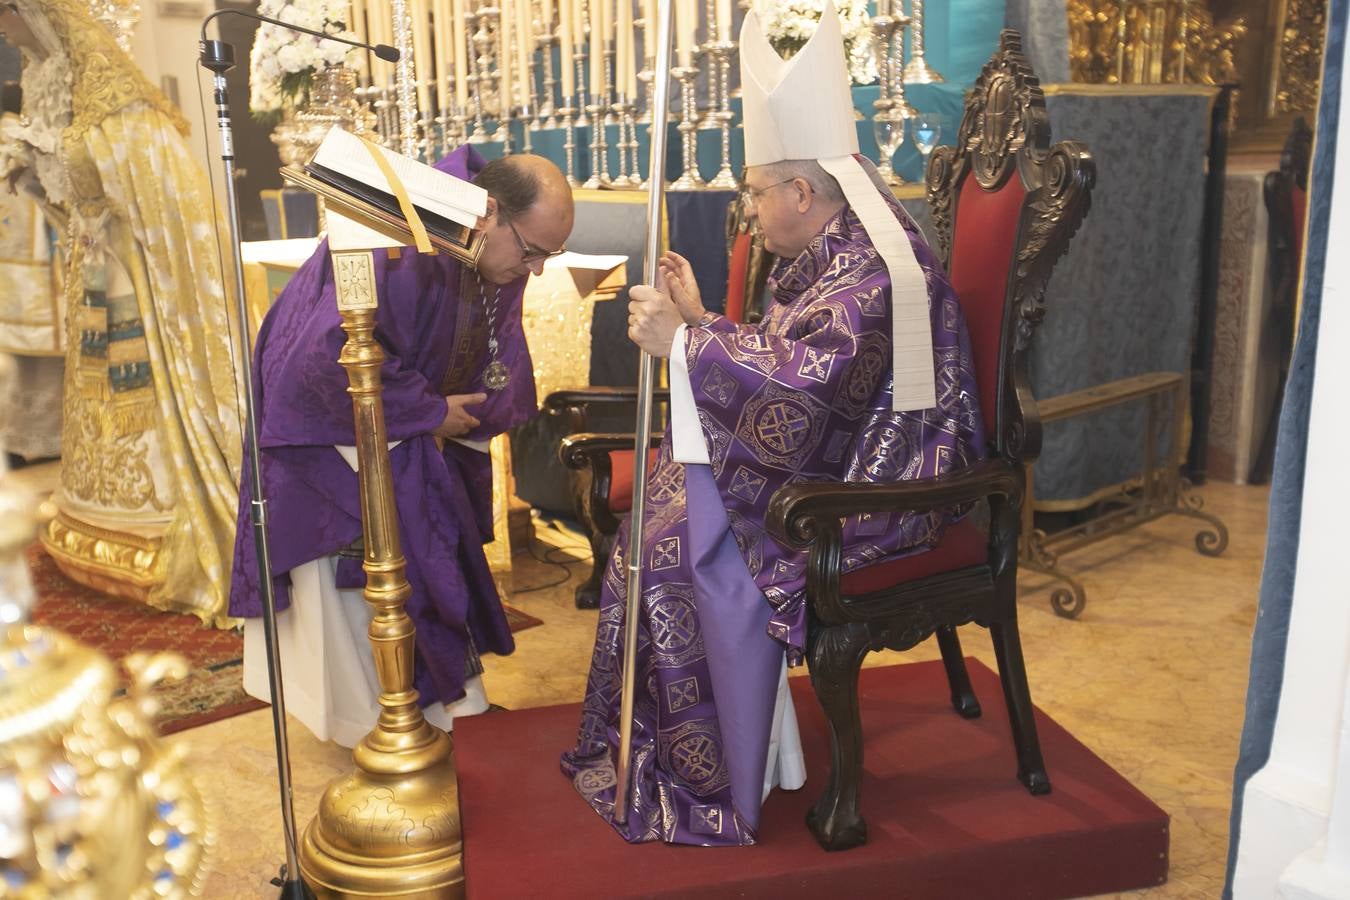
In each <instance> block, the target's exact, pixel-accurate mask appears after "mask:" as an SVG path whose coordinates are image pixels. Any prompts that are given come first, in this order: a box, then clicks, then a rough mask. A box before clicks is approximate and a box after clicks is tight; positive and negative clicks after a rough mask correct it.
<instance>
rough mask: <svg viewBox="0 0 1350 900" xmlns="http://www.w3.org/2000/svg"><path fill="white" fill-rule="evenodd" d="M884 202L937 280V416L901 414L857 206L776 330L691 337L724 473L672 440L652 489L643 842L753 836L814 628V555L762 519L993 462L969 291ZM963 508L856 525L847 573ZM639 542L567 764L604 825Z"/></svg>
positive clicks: (621, 554) (608, 611)
mask: <svg viewBox="0 0 1350 900" xmlns="http://www.w3.org/2000/svg"><path fill="white" fill-rule="evenodd" d="M888 202H889V203H890V206H891V209H892V211H893V212H894V214H895V216H896V218H897V220H898V221H897V226H896V227H903V228H904V229H905V231H906V233H907V234H908V237H909V239H910V244H911V246H912V247H913V249H914V253H915V255H916V257H917V258H918V261H919V264H920V266H921V267H922V269H923V271H924V274H925V276H926V278H927V282H928V295H929V314H930V324H931V328H932V335H933V365H934V368H935V371H936V373H937V406H936V407H934V408H933V409H930V410H927V411H924V412H906V413H897V412H893V411H892V409H891V298H890V292H891V287H890V279H889V276H888V274H887V271H886V267H885V264H884V262H883V261H882V259H881V257H880V255H879V254H878V253H877V251H876V249H875V248H874V247H873V245H872V242H871V241H870V240H869V239H868V237H867V234H866V232H865V231H864V230H863V228H862V225H861V223H860V222H859V221H858V218H857V216H856V215H855V214H854V213H853V212H852V210H851V209H849V208H847V207H846V208H845V209H843V210H841V211H840V212H839V214H837V215H836V216H834V218H832V219H831V220H830V221H829V222H828V223H826V225H825V227H824V228H823V229H822V230H821V232H820V233H819V234H817V235H816V236H815V237H814V238H813V239H812V240H811V243H810V245H809V246H808V247H807V248H806V249H805V250H804V251H802V253H801V254H800V255H799V256H798V257H797V258H796V259H795V260H791V261H787V260H781V261H780V262H779V263H778V264H777V266H776V267H775V269H774V272H773V276H772V278H771V280H770V287H771V289H772V291H773V298H774V302H773V303H772V304H771V309H769V310H768V313H767V315H766V316H765V318H764V320H763V321H762V322H760V323H758V324H756V325H736V324H734V323H732V322H730V321H728V320H727V319H725V318H723V317H721V316H717V315H713V314H708V315H706V316H705V317H704V318H703V320H702V321H701V322H700V323H699V324H698V325H697V326H696V327H692V328H690V329H689V330H688V333H687V336H686V361H687V363H688V368H689V380H690V386H691V388H692V390H693V395H694V401H695V404H696V406H697V407H698V415H699V422H700V424H701V426H702V430H703V438H704V442H705V444H706V446H707V449H708V458H709V460H710V462H711V465H708V466H696V465H691V466H685V465H682V464H680V463H676V462H674V461H673V460H672V458H671V439H670V434H669V432H667V434H666V437H665V440H664V442H663V443H662V447H661V454H660V459H659V461H658V462H657V464H656V466H655V468H654V469H653V471H652V473H651V475H650V478H649V482H648V488H647V516H646V520H645V525H644V533H643V547H642V608H641V616H642V619H641V621H640V622H639V624H638V651H637V659H638V672H637V684H638V685H639V690H638V695H637V697H636V698H635V704H634V710H635V715H634V718H635V727H634V732H633V735H634V737H633V757H632V760H631V771H632V773H633V780H634V800H633V804H632V805H631V806H630V808H629V809H628V814H627V816H626V817H625V818H624V821H622V822H620V823H615V828H616V829H617V830H618V831H619V833H620V834H621V835H622V836H623V837H624V838H625V839H627V840H629V841H633V842H639V841H650V840H664V841H667V842H671V843H683V844H701V845H728V844H752V843H754V841H755V830H756V828H757V827H758V821H759V806H760V796H761V790H762V787H763V779H764V774H765V762H766V758H767V748H768V741H769V729H770V726H771V724H772V723H771V717H772V711H773V703H774V689H775V687H776V683H777V679H778V674H779V667H780V666H781V664H782V662H781V661H782V658H783V653H784V652H786V653H787V656H788V659H789V661H790V662H791V663H792V664H794V665H795V664H797V663H799V662H800V661H801V659H802V654H803V651H804V648H805V639H806V603H805V600H806V588H805V582H806V553H804V552H799V551H795V550H790V549H788V548H785V547H783V546H781V545H779V544H778V543H777V542H776V541H774V540H773V539H772V538H771V537H769V536H768V535H767V534H766V533H765V531H764V527H763V523H764V515H765V510H766V509H767V507H768V504H769V499H770V498H771V497H772V496H773V493H774V491H776V490H777V489H778V488H780V487H782V486H783V485H786V484H790V483H792V482H796V481H836V482H838V481H862V482H893V481H900V480H903V479H912V478H926V477H931V476H934V475H941V474H945V473H948V472H952V471H955V470H958V469H961V468H963V467H965V466H968V465H970V464H971V463H973V462H975V461H977V460H979V459H982V458H983V456H984V432H983V426H982V424H981V419H980V411H979V405H978V400H977V392H976V388H975V374H974V373H975V369H974V365H973V361H972V356H971V349H970V339H969V336H968V335H967V333H966V325H965V319H964V317H963V316H962V314H961V309H960V306H959V305H958V303H957V300H956V295H955V294H954V293H953V291H952V289H951V285H950V284H949V283H948V281H947V277H946V275H945V274H944V273H943V272H942V269H941V266H940V265H939V264H938V262H937V260H936V258H935V257H934V255H933V253H932V251H931V250H930V249H929V248H928V246H927V244H926V243H925V242H924V240H923V237H922V235H921V234H920V233H919V231H918V228H917V227H916V226H915V225H914V223H913V222H912V221H911V220H910V218H909V216H908V215H907V214H905V213H904V212H903V210H901V209H900V207H899V204H897V203H895V202H894V201H893V200H890V199H889V198H888ZM952 518H953V514H952V513H951V512H935V513H922V514H916V513H906V514H881V515H872V516H868V517H865V518H860V517H851V518H850V519H849V520H847V521H846V522H845V523H844V552H843V560H842V568H843V571H845V572H848V571H852V570H854V569H857V568H861V567H863V566H867V565H871V564H873V563H877V562H881V561H884V560H889V559H894V558H897V557H901V556H906V555H909V554H913V553H918V552H922V551H924V550H927V549H929V548H930V547H932V546H933V545H934V544H936V543H937V541H938V540H939V539H940V538H941V536H942V531H943V529H944V527H945V526H946V524H947V523H948V522H949V521H951V520H952ZM628 549H629V548H628V523H627V522H625V523H624V524H623V526H622V528H621V529H620V532H619V537H618V540H617V541H616V543H615V548H614V556H613V558H612V559H611V560H610V565H609V567H608V569H607V570H606V576H605V581H604V585H603V589H602V594H601V603H600V623H599V627H598V629H597V633H596V641H595V651H594V654H593V655H592V658H591V672H590V677H589V680H588V682H587V686H586V697H585V701H584V703H583V706H582V718H581V727H580V733H579V736H578V739H577V746H576V747H575V748H574V749H573V750H571V751H568V752H567V753H564V754H563V757H562V769H563V772H564V773H565V774H566V775H568V776H569V777H570V778H571V779H572V781H573V783H574V785H575V786H576V788H577V790H578V791H579V792H580V793H581V795H582V797H583V798H585V800H586V801H587V802H588V803H589V804H590V805H591V806H592V807H594V808H595V809H596V811H597V812H599V813H600V814H601V815H602V816H604V817H605V819H606V821H612V818H613V816H612V810H613V804H614V781H615V776H614V758H615V754H616V753H617V752H618V745H619V704H620V696H619V694H620V679H621V677H622V665H623V632H624V605H625V593H626V591H625V586H624V579H625V567H624V559H625V557H626V555H627V553H628ZM733 551H734V552H733ZM747 598H749V599H748V600H747Z"/></svg>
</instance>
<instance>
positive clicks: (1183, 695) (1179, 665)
mask: <svg viewBox="0 0 1350 900" xmlns="http://www.w3.org/2000/svg"><path fill="white" fill-rule="evenodd" d="M1200 494H1201V496H1202V497H1203V499H1204V502H1205V504H1206V508H1207V509H1209V510H1211V511H1213V512H1215V513H1217V514H1218V515H1219V516H1221V517H1222V518H1223V519H1224V521H1225V522H1227V524H1228V526H1229V528H1230V530H1231V534H1232V542H1231V544H1230V546H1229V548H1228V550H1227V552H1226V553H1225V554H1224V555H1223V556H1222V557H1220V558H1217V559H1210V558H1207V557H1202V556H1200V555H1199V554H1197V553H1196V552H1195V549H1194V543H1193V535H1194V532H1195V530H1196V529H1195V523H1194V521H1193V520H1190V519H1186V518H1182V517H1177V516H1170V517H1166V518H1164V519H1161V520H1158V521H1156V522H1153V523H1151V524H1149V525H1146V526H1144V527H1142V528H1139V529H1137V530H1135V531H1133V532H1131V533H1127V534H1126V535H1123V536H1118V537H1115V538H1111V539H1109V540H1106V541H1103V542H1101V543H1098V544H1096V545H1094V546H1092V547H1089V548H1086V549H1084V550H1081V551H1078V552H1076V553H1074V554H1072V555H1071V556H1069V557H1066V559H1065V561H1064V562H1065V565H1066V567H1067V568H1069V569H1071V570H1072V571H1073V572H1074V573H1076V574H1077V575H1078V576H1079V577H1080V578H1081V580H1082V581H1083V582H1084V583H1085V585H1086V587H1087V590H1088V605H1087V608H1086V610H1085V612H1084V613H1083V615H1082V617H1081V618H1080V619H1078V620H1076V621H1068V620H1065V619H1060V618H1057V617H1056V616H1055V615H1054V614H1053V613H1052V611H1051V609H1050V606H1049V602H1048V601H1049V593H1048V591H1047V590H1045V587H1046V581H1045V580H1044V579H1041V578H1038V577H1036V576H1030V575H1028V576H1024V577H1023V579H1022V583H1021V600H1020V604H1021V606H1020V611H1021V624H1022V634H1023V642H1024V645H1025V648H1026V656H1027V660H1028V668H1029V670H1030V678H1031V688H1032V696H1033V698H1034V699H1035V702H1036V703H1037V705H1039V706H1040V707H1041V708H1042V709H1044V710H1045V711H1046V712H1048V713H1049V714H1050V715H1051V716H1053V717H1054V718H1055V719H1057V720H1058V721H1059V722H1060V723H1061V724H1062V725H1064V726H1065V727H1067V728H1068V729H1069V730H1070V731H1071V732H1073V734H1074V735H1075V736H1077V737H1078V738H1079V739H1080V740H1081V741H1083V742H1084V743H1085V744H1087V746H1089V747H1090V748H1092V749H1093V750H1094V751H1095V752H1096V753H1098V754H1099V755H1100V756H1102V757H1103V758H1104V759H1105V760H1106V761H1107V762H1109V763H1110V764H1111V765H1113V766H1114V767H1115V768H1116V769H1117V770H1119V771H1120V772H1121V773H1123V774H1124V775H1125V776H1126V777H1127V778H1129V779H1130V780H1131V781H1132V782H1133V783H1134V784H1135V785H1137V786H1138V787H1139V788H1140V789H1141V790H1143V791H1144V793H1146V794H1147V795H1148V796H1150V797H1151V798H1153V799H1154V800H1155V801H1156V802H1157V803H1158V804H1159V805H1161V806H1162V807H1163V808H1164V809H1166V810H1167V811H1168V812H1169V813H1170V814H1171V816H1172V832H1171V833H1172V850H1171V877H1170V880H1169V881H1168V883H1167V884H1165V885H1163V886H1161V887H1158V888H1155V889H1153V890H1149V891H1143V892H1139V893H1140V894H1145V895H1148V896H1149V897H1192V896H1195V897H1216V896H1218V894H1219V891H1220V888H1221V886H1222V881H1223V868H1224V856H1225V853H1226V848H1227V831H1228V809H1229V797H1230V790H1231V783H1232V771H1233V763H1234V760H1235V758H1236V753H1237V742H1238V734H1239V731H1240V729H1241V726H1242V710H1243V700H1244V692H1245V686H1246V676H1247V659H1248V653H1249V647H1250V639H1251V626H1252V622H1253V619H1254V616H1255V612H1256V598H1257V587H1258V583H1259V578H1260V572H1261V559H1262V554H1263V552H1264V548H1265V519H1266V499H1267V492H1266V490H1265V489H1264V488H1250V487H1235V486H1232V485H1224V484H1214V485H1209V486H1207V487H1205V488H1204V489H1203V490H1202V491H1201V492H1200ZM541 534H542V537H541V541H543V542H548V543H551V544H554V545H559V544H566V543H568V541H569V540H570V538H569V537H568V536H567V535H565V534H562V533H558V532H554V531H551V530H544V531H543V532H542V533H541ZM546 549H547V548H546V547H542V546H541V547H536V555H539V556H543V555H544V551H545V550H546ZM550 555H551V556H553V557H555V558H556V557H557V556H558V555H559V554H558V553H557V552H556V551H555V552H554V553H552V554H550ZM582 569H583V565H582V564H580V563H573V564H571V566H570V570H571V574H572V579H571V581H570V583H568V584H559V585H555V586H553V587H546V588H544V589H542V590H536V591H530V592H524V591H523V590H522V589H525V588H530V587H534V586H539V585H548V584H550V583H551V582H556V581H558V580H559V578H560V577H561V575H562V574H563V570H562V568H560V567H559V566H556V565H549V564H546V563H544V562H540V561H538V560H537V559H534V558H532V557H531V556H529V555H525V554H518V555H517V556H516V572H515V575H514V581H515V588H516V593H515V594H514V596H513V597H512V600H511V602H512V603H513V604H514V605H516V606H518V607H519V608H520V609H522V610H524V611H525V612H527V613H530V614H531V615H534V616H537V617H538V618H540V619H542V620H543V621H544V625H543V626H542V627H537V628H532V629H529V630H527V631H524V632H522V633H521V634H519V635H518V636H517V644H518V646H517V650H516V653H515V655H514V656H512V657H509V658H502V659H498V658H495V657H489V658H488V659H487V661H486V664H487V673H486V675H485V682H486V684H487V688H488V693H489V697H490V698H491V699H492V700H493V701H494V702H497V703H500V704H502V705H504V706H506V707H508V708H513V709H515V708H523V707H529V706H542V705H548V704H554V703H568V702H575V701H577V700H579V699H580V696H581V693H582V688H583V685H584V682H585V676H586V668H587V664H588V661H589V657H590V652H591V643H592V640H593V637H594V625H595V613H594V612H583V611H578V610H576V609H574V608H573V606H572V587H573V585H575V584H576V583H577V577H578V576H579V574H580V573H581V571H582ZM963 634H964V637H965V650H966V652H967V653H969V654H973V655H975V656H977V657H979V658H980V659H981V660H982V661H984V662H985V663H986V664H987V665H989V666H990V667H991V668H994V666H995V663H994V659H993V652H992V649H991V648H990V646H989V642H988V639H987V637H986V636H985V635H984V634H983V633H981V632H980V630H979V629H977V628H967V629H964V631H963ZM936 656H937V650H936V646H935V645H933V642H931V641H930V642H928V645H925V646H922V647H920V648H916V649H915V650H913V651H910V652H909V653H906V654H895V653H883V654H874V655H872V656H870V657H869V658H868V661H867V664H868V665H885V664H889V663H894V662H899V661H908V660H916V659H928V658H935V657H936ZM174 740H176V741H179V742H182V743H185V744H187V745H188V746H189V747H190V752H191V753H192V755H193V756H194V757H195V758H197V759H198V760H200V761H201V762H200V764H199V765H200V766H201V770H202V776H203V778H202V780H203V783H204V785H205V788H206V791H207V793H208V794H209V797H210V800H211V802H212V804H213V807H214V809H215V812H216V817H217V818H216V821H217V823H218V826H217V827H218V832H219V833H218V838H217V846H218V852H217V854H216V856H215V860H214V865H213V870H212V872H211V874H210V876H209V879H208V881H207V883H206V889H205V896H207V897H212V898H216V897H253V896H268V895H269V894H271V895H274V893H272V892H274V890H275V889H273V888H269V887H268V885H267V881H268V879H269V878H271V877H272V876H273V875H274V874H275V872H276V869H277V867H278V865H279V864H280V863H281V862H282V861H283V860H284V852H283V850H282V844H281V831H282V829H281V825H280V813H279V801H278V799H277V788H276V779H275V775H274V773H275V764H276V760H275V752H274V749H273V740H272V729H271V719H270V714H269V712H268V711H267V710H260V711H258V712H254V713H250V714H247V715H243V716H238V717H236V718H233V719H229V720H226V721H223V722H217V723H214V724H211V725H206V726H203V727H201V728H198V729H195V730H193V731H188V732H184V733H183V734H181V735H179V736H176V737H175V738H174ZM290 741H291V771H292V776H293V781H294V798H295V812H296V817H297V820H298V822H299V823H300V825H301V827H302V828H303V826H304V824H305V823H307V822H308V821H309V820H310V818H311V817H312V816H313V815H314V810H315V804H316V802H317V799H318V797H319V795H320V792H321V791H322V789H323V787H324V785H325V783H326V782H327V781H328V780H329V779H331V778H333V777H334V776H336V775H338V774H340V773H341V772H344V771H346V770H347V769H348V768H349V765H350V763H349V760H350V756H349V754H348V752H347V751H345V750H343V749H342V748H340V747H337V746H336V745H333V744H323V743H319V742H317V741H315V740H314V739H313V738H312V737H311V736H310V735H309V733H308V732H307V731H306V730H305V728H304V727H303V726H302V725H300V724H299V723H296V722H294V721H292V727H291V728H290Z"/></svg>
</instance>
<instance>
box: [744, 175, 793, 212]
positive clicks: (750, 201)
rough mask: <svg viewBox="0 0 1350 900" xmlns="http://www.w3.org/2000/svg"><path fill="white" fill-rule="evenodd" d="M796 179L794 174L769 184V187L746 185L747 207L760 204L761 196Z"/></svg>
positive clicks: (745, 199)
mask: <svg viewBox="0 0 1350 900" xmlns="http://www.w3.org/2000/svg"><path fill="white" fill-rule="evenodd" d="M796 180H797V178H796V176H793V177H792V178H784V179H783V180H782V181H776V182H774V183H773V184H771V185H769V186H768V187H762V188H752V187H746V189H745V195H744V197H743V202H744V203H745V205H746V206H747V207H752V206H757V205H758V204H759V198H760V197H763V196H764V195H765V194H767V193H768V192H769V191H771V190H773V189H774V188H776V187H782V186H783V185H785V184H791V183H792V182H794V181H796Z"/></svg>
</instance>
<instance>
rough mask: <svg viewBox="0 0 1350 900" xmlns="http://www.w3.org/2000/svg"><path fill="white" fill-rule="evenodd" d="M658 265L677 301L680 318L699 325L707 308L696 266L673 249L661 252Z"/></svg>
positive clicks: (673, 297)
mask: <svg viewBox="0 0 1350 900" xmlns="http://www.w3.org/2000/svg"><path fill="white" fill-rule="evenodd" d="M658 266H659V268H660V273H661V277H662V279H663V280H664V281H665V287H666V289H667V290H668V291H669V293H670V299H671V300H674V301H675V306H676V308H678V309H679V311H680V318H681V319H683V320H684V324H686V325H689V326H691V327H692V326H694V325H697V324H698V321H699V319H702V318H703V314H704V313H706V312H707V310H706V309H704V308H703V298H702V297H701V296H700V295H699V291H698V281H697V280H696V279H695V278H694V267H693V266H691V265H689V260H687V259H685V258H684V257H683V256H681V255H680V254H678V253H676V252H674V251H673V250H668V251H666V252H665V253H663V254H661V259H660V262H659V263H658ZM657 286H658V287H660V286H661V285H660V284H658V285H657Z"/></svg>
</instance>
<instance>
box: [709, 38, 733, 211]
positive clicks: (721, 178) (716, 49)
mask: <svg viewBox="0 0 1350 900" xmlns="http://www.w3.org/2000/svg"><path fill="white" fill-rule="evenodd" d="M707 49H708V52H709V53H710V54H711V55H712V59H713V62H712V63H710V64H709V66H708V77H709V79H710V81H711V80H713V79H715V82H716V86H717V92H716V98H717V115H716V119H717V123H718V126H719V127H720V129H721V131H722V164H721V167H720V168H718V170H717V174H716V175H714V176H713V179H712V181H710V182H708V187H711V188H722V189H735V188H736V186H737V184H736V173H735V172H733V171H732V170H731V120H732V119H734V118H735V117H736V114H735V113H733V112H732V111H731V91H730V89H729V88H730V84H731V55H732V54H733V53H735V52H736V45H735V44H734V43H733V42H731V41H715V42H713V43H710V44H708V45H707Z"/></svg>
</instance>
